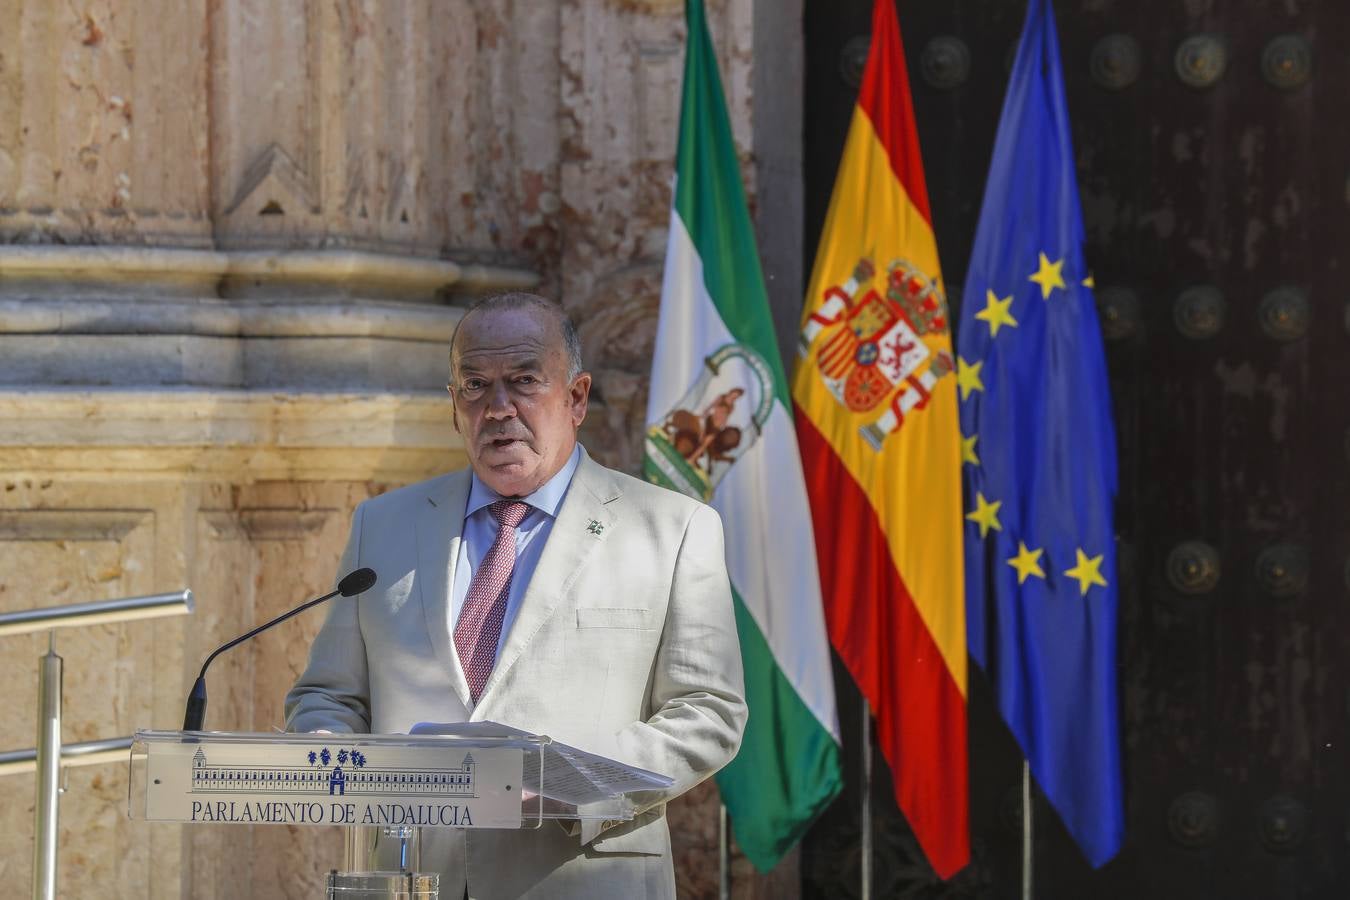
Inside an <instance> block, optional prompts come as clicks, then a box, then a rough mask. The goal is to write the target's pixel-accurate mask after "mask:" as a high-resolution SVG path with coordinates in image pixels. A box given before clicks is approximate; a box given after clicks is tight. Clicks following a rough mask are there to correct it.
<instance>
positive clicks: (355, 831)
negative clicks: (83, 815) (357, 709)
mask: <svg viewBox="0 0 1350 900" xmlns="http://www.w3.org/2000/svg"><path fill="white" fill-rule="evenodd" d="M419 729H421V726H419ZM419 729H415V731H416V730H419ZM425 731H427V732H435V733H420V734H419V733H414V734H244V733H226V732H206V731H187V732H184V731H140V732H137V733H136V737H135V742H134V743H133V745H132V749H131V778H130V782H129V793H128V814H129V815H130V816H131V817H132V818H136V819H144V820H147V821H151V822H178V823H185V824H207V825H282V824H284V825H303V826H315V827H319V826H333V825H336V826H341V827H343V828H346V829H347V830H348V833H347V843H346V846H347V852H346V858H345V860H344V868H343V870H336V869H335V870H333V871H332V872H331V873H330V875H329V879H328V897H330V898H335V900H368V898H372V900H373V898H377V897H407V898H409V900H412V898H417V900H436V898H437V897H438V890H437V886H436V881H437V876H436V875H435V874H431V873H427V872H422V871H419V870H420V869H421V866H422V862H421V859H420V835H421V829H423V828H538V827H540V826H541V825H542V824H543V822H544V821H545V820H548V819H561V820H572V821H580V820H584V819H603V820H610V821H616V822H623V821H628V820H630V819H632V818H633V814H634V811H635V808H636V807H635V804H634V801H633V799H632V798H631V797H630V796H629V795H630V794H634V793H636V792H640V791H648V790H660V789H662V788H665V787H669V786H670V784H671V780H670V779H669V778H666V777H664V776H662V775H657V774H655V773H652V772H647V771H645V770H642V769H637V768H633V767H631V766H626V765H623V764H622V763H618V762H615V761H613V760H610V759H606V758H604V757H601V756H597V755H595V754H592V753H587V752H585V751H582V750H578V749H577V748H574V747H569V746H567V745H566V744H561V743H557V742H554V741H552V740H550V739H549V738H548V737H545V736H543V735H534V734H526V733H524V732H520V731H515V730H513V729H510V728H508V727H505V726H501V725H496V724H495V723H490V722H476V723H466V724H463V725H439V726H428V727H427V728H426V729H425ZM390 843H392V844H393V845H394V846H395V849H396V858H397V860H398V863H399V868H398V869H396V870H383V871H372V870H370V869H369V868H368V864H369V862H370V861H371V860H372V859H375V858H376V856H375V855H374V853H375V852H376V851H377V850H378V849H379V848H380V847H381V845H384V846H385V847H387V846H388V845H389V844H390Z"/></svg>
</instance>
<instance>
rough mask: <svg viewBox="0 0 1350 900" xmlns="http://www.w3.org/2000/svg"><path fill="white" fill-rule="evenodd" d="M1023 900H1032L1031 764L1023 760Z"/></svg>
mask: <svg viewBox="0 0 1350 900" xmlns="http://www.w3.org/2000/svg"><path fill="white" fill-rule="evenodd" d="M1022 900H1031V763H1029V762H1027V761H1026V760H1025V759H1024V760H1022Z"/></svg>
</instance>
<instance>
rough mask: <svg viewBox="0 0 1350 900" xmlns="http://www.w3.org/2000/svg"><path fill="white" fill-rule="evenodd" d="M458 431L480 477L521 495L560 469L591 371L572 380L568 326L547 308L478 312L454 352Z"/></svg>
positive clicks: (452, 387) (509, 493)
mask: <svg viewBox="0 0 1350 900" xmlns="http://www.w3.org/2000/svg"><path fill="white" fill-rule="evenodd" d="M450 366H451V378H452V382H451V385H450V393H451V396H452V397H453V398H454V403H455V430H456V431H458V432H459V433H460V434H462V435H463V436H464V445H465V449H466V450H467V452H468V454H469V464H470V465H471V466H473V470H474V473H475V474H477V475H478V478H479V479H480V480H481V481H482V482H483V483H484V484H486V485H487V486H488V487H490V488H492V489H493V490H494V491H496V492H497V493H498V494H501V495H502V496H504V497H522V496H524V495H526V494H529V493H532V492H533V491H535V490H537V489H538V488H539V487H540V486H541V485H542V484H543V483H544V482H546V481H548V480H549V479H550V478H552V477H553V476H554V475H556V474H557V473H558V470H559V469H561V468H562V467H563V464H564V463H566V462H567V458H568V456H570V455H571V453H572V448H573V447H574V446H575V445H576V440H577V428H578V427H579V426H580V425H581V420H582V419H584V418H586V401H587V398H588V397H589V396H590V392H591V376H590V375H588V374H586V373H584V372H583V373H582V374H580V375H578V376H577V377H576V378H574V379H572V380H571V381H570V382H569V381H568V380H567V351H566V349H565V348H564V346H563V337H562V328H561V326H560V325H559V323H558V321H557V320H556V319H555V318H554V317H553V316H551V315H549V314H548V313H547V312H545V311H544V310H540V309H534V308H531V307H524V308H521V309H499V310H489V311H485V312H477V313H471V314H470V315H469V316H468V317H467V318H466V319H465V320H464V322H463V324H462V325H460V328H459V336H458V337H457V338H456V340H455V346H454V347H453V348H451V355H450Z"/></svg>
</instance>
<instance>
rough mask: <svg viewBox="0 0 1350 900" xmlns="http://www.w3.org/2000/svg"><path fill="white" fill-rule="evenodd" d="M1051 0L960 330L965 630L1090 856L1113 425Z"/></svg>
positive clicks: (1112, 605) (1004, 142) (1109, 646)
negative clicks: (1075, 178)
mask: <svg viewBox="0 0 1350 900" xmlns="http://www.w3.org/2000/svg"><path fill="white" fill-rule="evenodd" d="M1083 240H1084V234H1083V217H1082V208H1081V206H1080V205H1079V199H1078V186H1077V184H1076V182H1075V181H1074V158H1073V149H1072V146H1071V141H1070V135H1069V114H1068V109H1067V106H1066V104H1065V100H1064V80H1063V76H1062V73H1061V69H1060V63H1059V41H1058V38H1057V37H1056V35H1055V20H1054V14H1053V11H1052V10H1051V7H1050V3H1049V0H1030V6H1029V8H1028V10H1027V18H1026V23H1025V25H1024V26H1023V29H1022V39H1021V42H1020V44H1019V46H1018V48H1017V60H1016V62H1015V63H1014V65H1013V70H1012V78H1011V81H1010V82H1009V85H1008V93H1007V96H1006V97H1005V98H1004V102H1003V115H1002V118H1001V119H1000V120H999V126H998V136H997V138H996V139H995V142H994V156H993V161H992V162H991V163H990V166H989V180H988V183H987V184H986V185H985V192H984V205H983V207H982V208H981V210H980V221H979V227H978V228H977V230H976V233H975V245H974V248H973V250H972V254H971V263H970V271H969V274H968V275H967V278H966V286H965V290H964V291H963V297H964V301H963V304H962V310H961V327H960V331H959V332H958V338H959V340H958V344H957V348H958V349H957V355H958V360H957V383H958V386H959V388H960V396H961V435H962V445H961V449H962V458H963V460H964V462H963V465H962V470H963V472H964V483H965V503H966V534H965V538H966V540H965V554H966V630H967V639H968V641H969V644H970V653H971V657H972V658H973V659H974V660H975V662H976V663H977V664H978V665H979V666H980V668H982V669H983V670H984V672H985V673H986V674H987V675H988V677H989V680H990V681H991V683H992V684H993V687H994V691H995V694H996V697H997V700H998V706H999V710H1000V711H1001V712H1002V714H1003V717H1004V719H1005V720H1007V722H1008V725H1009V726H1010V727H1011V728H1012V731H1013V733H1014V734H1015V735H1016V737H1017V740H1018V742H1019V743H1020V744H1021V746H1022V751H1023V753H1024V754H1025V755H1026V758H1027V761H1028V762H1029V763H1030V765H1031V772H1032V774H1033V775H1034V776H1035V778H1036V781H1037V783H1038V784H1039V785H1040V786H1041V789H1042V790H1043V791H1044V793H1045V795H1046V797H1047V798H1048V799H1049V800H1050V803H1051V805H1052V806H1053V807H1054V808H1055V810H1056V812H1058V814H1059V816H1060V818H1061V819H1062V820H1063V821H1064V824H1065V825H1066V826H1067V827H1068V829H1069V832H1070V833H1071V834H1072V835H1073V836H1074V838H1075V840H1076V841H1077V842H1078V845H1079V846H1080V847H1081V848H1082V849H1083V852H1084V854H1085V855H1086V856H1087V858H1088V861H1089V862H1090V863H1092V865H1094V866H1100V865H1101V864H1103V863H1105V862H1106V861H1107V860H1109V859H1110V858H1111V857H1112V856H1114V855H1115V853H1116V851H1117V850H1118V849H1119V848H1120V844H1121V841H1122V840H1123V837H1124V831H1125V825H1124V805H1123V801H1122V798H1121V780H1120V741H1119V724H1118V709H1117V701H1116V609H1117V590H1116V553H1115V544H1114V537H1113V535H1114V530H1113V527H1112V523H1113V514H1114V510H1113V507H1114V502H1115V494H1116V450H1115V434H1114V429H1113V427H1112V423H1111V397H1110V392H1109V389H1108V386H1107V379H1106V365H1105V360H1104V354H1103V351H1102V338H1101V328H1100V326H1099V324H1098V321H1097V313H1096V309H1095V306H1094V303H1093V297H1092V278H1091V275H1090V274H1089V273H1088V270H1087V266H1086V263H1085V261H1084V258H1083Z"/></svg>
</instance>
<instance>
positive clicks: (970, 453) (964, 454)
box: [961, 434, 980, 466]
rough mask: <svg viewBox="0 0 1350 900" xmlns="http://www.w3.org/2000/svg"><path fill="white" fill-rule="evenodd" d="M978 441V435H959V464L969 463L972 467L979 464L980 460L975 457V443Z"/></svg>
mask: <svg viewBox="0 0 1350 900" xmlns="http://www.w3.org/2000/svg"><path fill="white" fill-rule="evenodd" d="M979 439H980V436H979V435H978V434H972V435H971V436H970V437H966V436H965V435H964V434H963V435H961V462H963V463H970V464H971V465H972V466H978V465H979V464H980V458H979V457H978V456H976V455H975V442H976V441H978V440H979Z"/></svg>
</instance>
